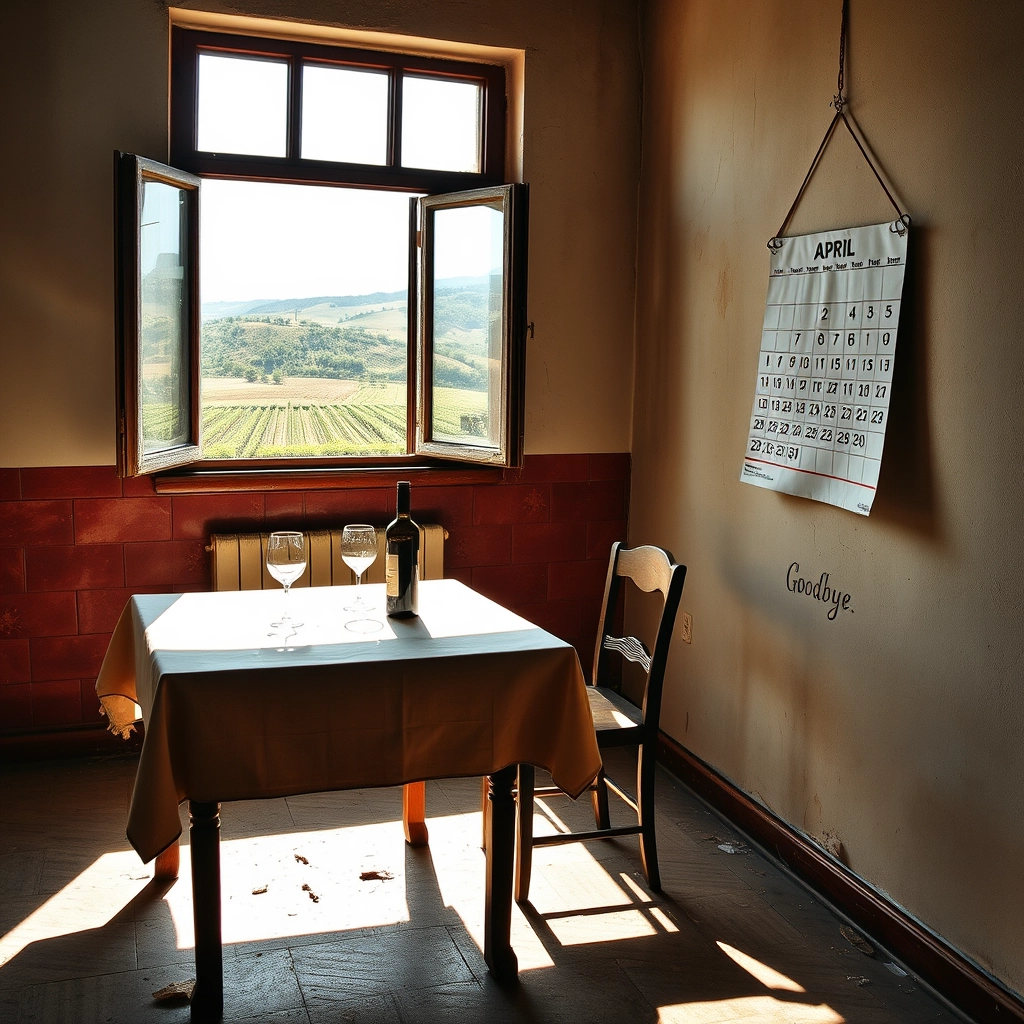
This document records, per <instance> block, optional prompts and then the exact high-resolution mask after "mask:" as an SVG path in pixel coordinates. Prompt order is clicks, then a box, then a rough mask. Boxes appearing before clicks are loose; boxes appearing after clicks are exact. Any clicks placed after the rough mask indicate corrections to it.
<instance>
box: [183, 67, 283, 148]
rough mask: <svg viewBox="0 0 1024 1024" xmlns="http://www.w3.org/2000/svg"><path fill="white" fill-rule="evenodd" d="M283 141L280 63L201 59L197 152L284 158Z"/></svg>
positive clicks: (281, 74)
mask: <svg viewBox="0 0 1024 1024" xmlns="http://www.w3.org/2000/svg"><path fill="white" fill-rule="evenodd" d="M287 138H288V65H287V64H286V63H285V62H284V61H277V60H252V59H250V58H248V57H222V56H220V55H216V54H211V53H203V54H200V56H199V126H198V135H197V140H196V142H197V146H198V148H199V150H200V151H201V152H204V153H245V154H247V155H250V156H285V155H286V154H287V149H288V141H287Z"/></svg>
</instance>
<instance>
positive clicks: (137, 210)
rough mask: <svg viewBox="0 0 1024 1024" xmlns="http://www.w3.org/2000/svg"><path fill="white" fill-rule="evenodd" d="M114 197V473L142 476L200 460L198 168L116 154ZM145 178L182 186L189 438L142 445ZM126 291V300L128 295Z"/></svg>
mask: <svg viewBox="0 0 1024 1024" xmlns="http://www.w3.org/2000/svg"><path fill="white" fill-rule="evenodd" d="M114 179H115V192H116V198H115V203H114V218H115V227H114V232H115V248H116V264H117V265H116V268H115V274H114V281H115V285H114V287H115V308H116V310H117V314H118V315H117V320H116V324H115V334H116V339H117V344H116V357H115V363H116V388H117V424H116V430H117V439H118V444H117V471H118V475H119V476H122V477H124V476H140V475H143V474H147V473H157V472H160V471H161V470H166V469H175V468H178V467H180V466H185V465H189V464H191V463H194V462H197V461H200V460H201V459H202V449H201V447H200V435H199V420H200V413H201V408H200V403H199V402H197V401H194V400H191V396H192V395H198V394H199V388H200V376H201V369H200V362H199V360H200V346H199V337H200V319H201V318H200V309H199V264H198V260H197V259H195V258H194V257H195V254H196V253H197V252H198V249H199V188H200V182H199V178H198V177H197V176H196V175H193V174H189V173H188V172H186V171H181V170H178V169H177V168H174V167H168V166H167V165H166V164H162V163H158V162H157V161H155V160H147V159H146V158H145V157H140V156H135V155H133V154H130V153H115V154H114ZM147 181H154V182H161V183H162V184H165V185H170V186H172V187H174V188H180V189H181V190H182V191H183V192H184V193H185V195H186V196H187V202H186V205H185V208H184V210H183V216H184V217H185V220H186V223H185V224H184V225H183V229H182V231H181V235H182V239H181V240H182V241H183V242H184V244H185V245H186V247H187V252H188V255H189V259H188V270H187V276H186V278H185V281H186V285H187V293H186V299H185V306H186V308H185V309H184V310H183V315H182V320H183V322H184V323H185V324H186V325H187V327H188V339H187V342H186V344H185V346H184V352H183V353H182V354H183V355H184V356H185V358H186V359H187V360H188V364H189V365H188V373H187V385H186V386H187V388H188V393H189V396H190V401H189V408H188V417H187V420H188V435H189V440H188V442H187V443H186V444H184V445H177V446H174V447H168V448H164V449H160V450H156V451H149V452H147V451H146V449H145V438H144V433H143V426H142V376H143V373H142V318H141V315H140V314H141V310H142V273H141V268H140V255H141V249H142V240H141V234H142V228H141V220H142V208H143V199H144V189H145V186H146V182H147ZM129 297H130V301H129Z"/></svg>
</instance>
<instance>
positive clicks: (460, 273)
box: [431, 200, 505, 448]
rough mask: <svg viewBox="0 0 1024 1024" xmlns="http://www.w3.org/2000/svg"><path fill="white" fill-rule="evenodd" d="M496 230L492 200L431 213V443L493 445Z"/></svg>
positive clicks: (498, 396) (497, 362)
mask: <svg viewBox="0 0 1024 1024" xmlns="http://www.w3.org/2000/svg"><path fill="white" fill-rule="evenodd" d="M504 225H505V219H504V217H503V215H502V212H501V202H500V200H499V201H496V202H495V203H494V204H493V205H492V204H487V205H480V206H467V207H461V208H456V209H447V210H437V211H435V213H434V295H433V303H434V334H433V339H432V341H433V352H434V364H433V371H432V383H433V396H434V397H433V422H432V423H431V436H432V438H433V439H434V440H436V441H455V442H459V443H461V444H470V445H476V446H482V447H488V448H497V447H498V445H499V442H500V431H501V422H502V399H503V395H504V391H503V389H502V380H501V378H502V374H501V370H502V322H501V321H502V317H501V312H502V295H503V294H504V279H503V270H502V265H503V261H502V253H503V250H504V247H503V244H502V239H503V234H504Z"/></svg>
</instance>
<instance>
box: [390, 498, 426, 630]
mask: <svg viewBox="0 0 1024 1024" xmlns="http://www.w3.org/2000/svg"><path fill="white" fill-rule="evenodd" d="M409 508H410V501H409V481H408V480H399V481H398V515H397V516H396V517H395V519H394V520H393V521H392V522H391V524H390V525H389V526H388V528H387V530H386V531H385V532H384V551H385V558H386V565H385V579H386V582H387V611H388V615H390V616H391V617H392V618H395V619H406V618H409V617H410V616H413V615H415V614H416V611H417V608H418V603H419V582H420V579H419V577H420V569H419V553H420V528H419V527H418V526H417V525H416V524H415V523H414V522H413V521H412V519H410V518H409Z"/></svg>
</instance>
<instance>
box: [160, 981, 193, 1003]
mask: <svg viewBox="0 0 1024 1024" xmlns="http://www.w3.org/2000/svg"><path fill="white" fill-rule="evenodd" d="M195 987H196V979H195V978H189V979H188V981H175V982H172V983H171V984H170V985H164V987H163V988H161V989H157V991H156V992H154V993H153V1002H155V1003H163V1004H164V1005H165V1006H185V1005H187V1004H188V1001H189V1000H190V999H191V998H192V990H193V989H194V988H195Z"/></svg>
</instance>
